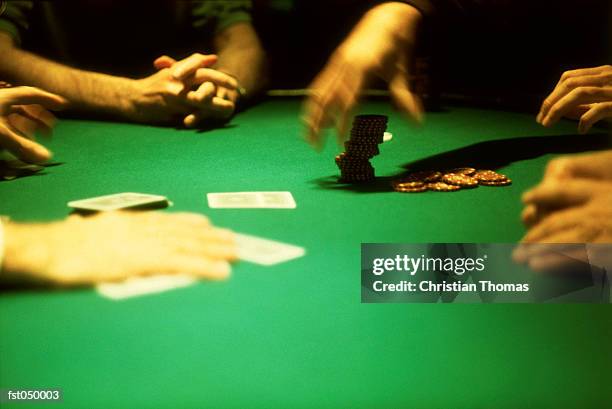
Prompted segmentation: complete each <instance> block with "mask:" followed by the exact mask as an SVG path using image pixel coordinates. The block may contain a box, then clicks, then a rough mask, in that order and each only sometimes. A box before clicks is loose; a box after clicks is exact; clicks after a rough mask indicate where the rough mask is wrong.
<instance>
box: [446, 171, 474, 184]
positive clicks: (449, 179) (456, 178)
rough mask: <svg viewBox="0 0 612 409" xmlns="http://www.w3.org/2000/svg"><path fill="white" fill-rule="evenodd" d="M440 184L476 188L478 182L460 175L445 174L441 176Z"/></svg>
mask: <svg viewBox="0 0 612 409" xmlns="http://www.w3.org/2000/svg"><path fill="white" fill-rule="evenodd" d="M442 182H444V183H448V184H449V185H457V186H461V187H477V186H478V181H477V180H476V179H474V178H473V177H470V176H467V175H464V174H461V173H447V174H445V175H444V176H442Z"/></svg>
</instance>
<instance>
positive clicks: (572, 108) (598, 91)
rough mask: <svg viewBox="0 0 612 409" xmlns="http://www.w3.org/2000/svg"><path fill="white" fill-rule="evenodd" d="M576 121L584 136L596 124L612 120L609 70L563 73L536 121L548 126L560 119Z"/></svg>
mask: <svg viewBox="0 0 612 409" xmlns="http://www.w3.org/2000/svg"><path fill="white" fill-rule="evenodd" d="M564 116H567V117H571V118H576V119H577V118H579V119H580V123H579V124H578V131H579V132H580V133H582V134H584V133H586V132H588V131H589V129H591V127H592V126H593V125H594V124H595V123H596V122H598V121H600V120H602V119H604V118H610V117H612V66H610V65H604V66H601V67H594V68H584V69H579V70H572V71H566V72H564V73H563V75H562V76H561V79H560V80H559V82H558V83H557V86H556V87H555V89H554V90H553V91H552V93H551V94H550V95H549V96H548V97H547V98H546V99H545V100H544V102H543V103H542V107H541V108H540V112H539V113H538V116H537V118H536V120H537V121H538V123H540V124H542V125H544V126H552V125H554V124H555V123H556V122H557V121H559V119H561V118H562V117H564Z"/></svg>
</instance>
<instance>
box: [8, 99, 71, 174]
mask: <svg viewBox="0 0 612 409" xmlns="http://www.w3.org/2000/svg"><path fill="white" fill-rule="evenodd" d="M66 104H67V102H66V100H64V99H63V98H62V97H60V96H58V95H55V94H51V93H49V92H45V91H42V90H40V89H38V88H32V87H15V88H5V89H0V148H4V149H7V150H8V151H9V152H11V153H12V154H14V155H15V156H16V157H18V158H19V159H21V160H23V161H25V162H30V163H39V162H44V161H47V160H49V159H50V158H51V152H49V150H48V149H47V148H45V147H44V146H42V145H41V144H39V143H37V142H36V140H35V133H36V132H37V131H39V130H40V131H43V132H44V133H48V134H49V133H51V130H52V128H53V125H54V123H55V117H54V116H53V114H51V112H49V111H48V110H47V109H55V110H58V109H62V108H63V107H65V106H66Z"/></svg>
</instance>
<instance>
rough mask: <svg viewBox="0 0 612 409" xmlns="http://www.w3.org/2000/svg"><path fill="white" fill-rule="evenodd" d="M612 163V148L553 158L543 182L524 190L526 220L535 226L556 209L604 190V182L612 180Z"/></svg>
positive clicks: (578, 202)
mask: <svg viewBox="0 0 612 409" xmlns="http://www.w3.org/2000/svg"><path fill="white" fill-rule="evenodd" d="M610 163H612V150H607V151H601V152H596V153H589V154H584V155H573V156H562V157H560V158H557V159H553V160H551V161H550V162H549V163H548V166H547V167H546V171H545V172H544V177H543V179H542V182H541V183H540V184H539V185H537V186H536V187H534V188H533V189H531V190H530V191H528V192H525V193H524V194H523V202H524V203H525V208H524V209H523V212H522V214H521V218H522V220H523V223H525V224H526V225H527V226H531V225H533V224H535V223H536V222H537V221H539V220H541V219H542V218H543V217H545V216H546V215H547V214H549V213H550V212H552V211H554V210H556V209H559V208H563V207H567V206H571V205H579V204H583V203H584V202H586V201H587V200H590V198H591V197H592V196H594V195H596V194H601V193H603V192H601V190H602V187H603V186H605V184H604V185H602V182H608V183H612V167H610Z"/></svg>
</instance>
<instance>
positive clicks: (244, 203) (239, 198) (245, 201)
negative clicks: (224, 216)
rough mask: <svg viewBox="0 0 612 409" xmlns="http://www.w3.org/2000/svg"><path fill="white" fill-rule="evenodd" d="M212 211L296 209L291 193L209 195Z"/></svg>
mask: <svg viewBox="0 0 612 409" xmlns="http://www.w3.org/2000/svg"><path fill="white" fill-rule="evenodd" d="M206 197H207V199H208V206H209V207H210V208H211V209H295V207H296V204H295V200H294V199H293V195H292V194H291V192H228V193H208V194H207V195H206Z"/></svg>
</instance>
